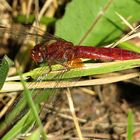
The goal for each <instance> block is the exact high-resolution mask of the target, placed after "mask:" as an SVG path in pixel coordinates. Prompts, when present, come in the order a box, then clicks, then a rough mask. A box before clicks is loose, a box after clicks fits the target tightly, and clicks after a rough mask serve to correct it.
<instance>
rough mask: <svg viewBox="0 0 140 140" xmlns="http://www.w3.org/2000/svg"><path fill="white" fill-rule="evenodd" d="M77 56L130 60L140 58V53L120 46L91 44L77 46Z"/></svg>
mask: <svg viewBox="0 0 140 140" xmlns="http://www.w3.org/2000/svg"><path fill="white" fill-rule="evenodd" d="M75 47H76V52H77V54H76V56H77V57H79V58H89V59H95V60H103V61H111V60H130V59H138V58H140V54H139V53H135V52H131V51H127V50H123V49H120V48H95V47H89V46H75Z"/></svg>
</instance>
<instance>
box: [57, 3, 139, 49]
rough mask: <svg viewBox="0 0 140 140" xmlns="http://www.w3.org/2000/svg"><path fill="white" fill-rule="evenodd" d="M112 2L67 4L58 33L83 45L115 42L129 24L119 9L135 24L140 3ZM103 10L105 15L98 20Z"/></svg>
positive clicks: (58, 23)
mask: <svg viewBox="0 0 140 140" xmlns="http://www.w3.org/2000/svg"><path fill="white" fill-rule="evenodd" d="M109 2H110V1H109V0H73V1H72V2H70V3H69V4H68V5H67V7H66V10H65V15H64V16H63V18H62V19H60V20H59V21H58V22H57V23H56V35H58V36H60V37H62V38H64V39H66V40H68V41H71V42H73V43H74V44H79V43H80V44H82V45H92V46H93V45H98V46H99V45H102V44H106V43H110V42H113V40H114V39H117V38H118V37H120V35H121V34H122V33H123V31H124V30H125V29H127V28H128V27H127V26H126V25H125V24H124V23H123V22H122V20H121V19H120V18H119V17H118V16H117V14H116V13H115V12H117V13H119V14H120V15H121V16H123V17H124V18H125V19H126V20H128V22H129V23H130V24H132V23H134V22H137V21H139V19H140V12H137V11H139V9H140V3H139V2H137V1H136V0H122V1H120V0H113V1H112V3H110V5H109V4H108V3H109ZM107 5H108V8H106V6H107ZM103 9H106V10H103ZM101 13H102V14H103V15H102V16H101V17H100V18H99V19H98V21H97V22H96V18H97V17H98V16H99V15H100V14H101ZM95 22H96V23H95ZM85 35H86V36H85ZM84 36H85V37H84ZM81 40H82V42H81Z"/></svg>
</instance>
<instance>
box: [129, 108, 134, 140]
mask: <svg viewBox="0 0 140 140" xmlns="http://www.w3.org/2000/svg"><path fill="white" fill-rule="evenodd" d="M127 124H128V126H127V140H132V139H133V129H134V128H133V126H134V118H133V112H132V110H129V112H128V121H127Z"/></svg>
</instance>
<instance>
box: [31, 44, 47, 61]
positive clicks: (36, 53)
mask: <svg viewBox="0 0 140 140" xmlns="http://www.w3.org/2000/svg"><path fill="white" fill-rule="evenodd" d="M31 58H32V59H33V61H34V62H36V63H41V62H44V61H45V59H46V50H45V47H43V46H42V45H41V44H37V45H36V46H35V47H34V48H33V49H32V50H31Z"/></svg>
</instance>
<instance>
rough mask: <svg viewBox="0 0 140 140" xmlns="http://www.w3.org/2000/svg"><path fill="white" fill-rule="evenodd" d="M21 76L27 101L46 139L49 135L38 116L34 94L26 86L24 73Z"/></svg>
mask: <svg viewBox="0 0 140 140" xmlns="http://www.w3.org/2000/svg"><path fill="white" fill-rule="evenodd" d="M20 78H21V82H22V84H23V87H24V90H25V92H24V93H25V94H24V95H25V98H26V99H27V103H28V105H29V107H30V109H31V112H32V114H33V116H34V119H35V120H36V123H37V125H38V126H39V128H40V132H41V134H42V137H43V139H44V140H47V136H46V133H45V130H44V128H43V126H42V123H41V120H40V118H39V116H38V111H37V108H36V104H35V103H34V101H33V99H32V96H31V92H30V91H29V90H28V88H27V86H26V82H25V81H24V79H23V77H22V75H20Z"/></svg>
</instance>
